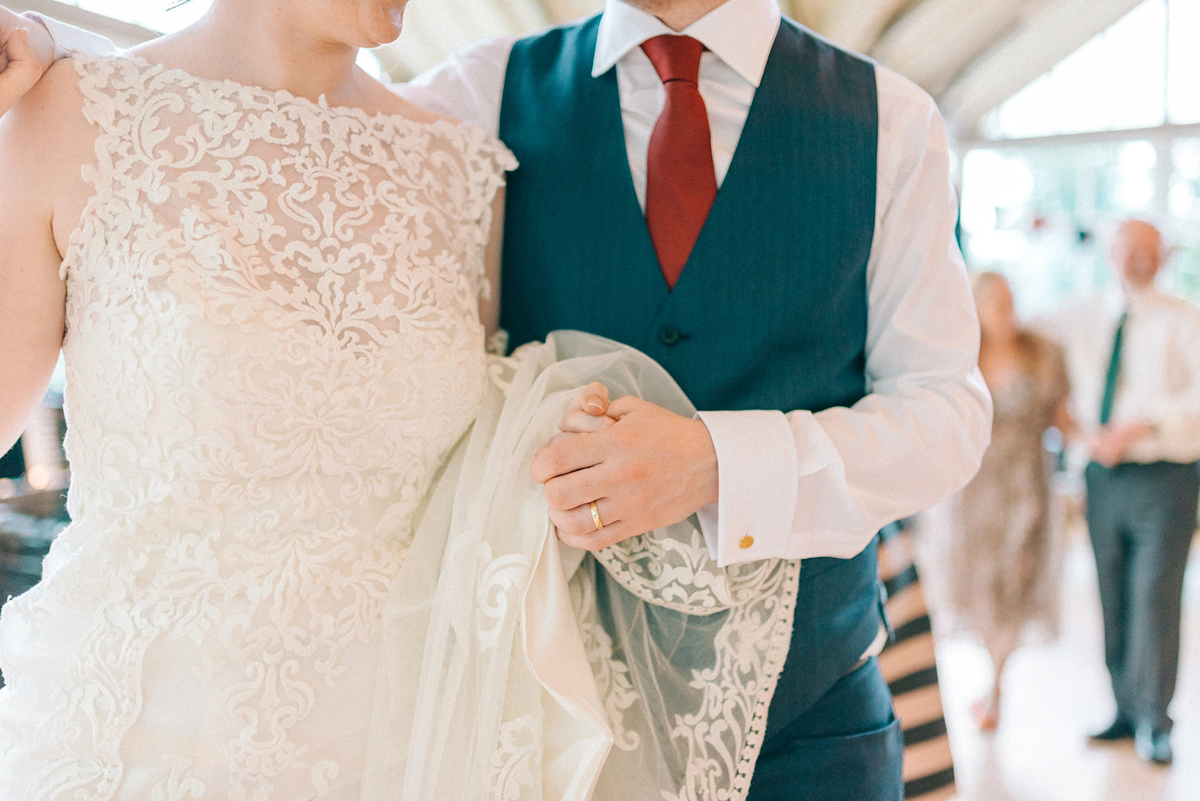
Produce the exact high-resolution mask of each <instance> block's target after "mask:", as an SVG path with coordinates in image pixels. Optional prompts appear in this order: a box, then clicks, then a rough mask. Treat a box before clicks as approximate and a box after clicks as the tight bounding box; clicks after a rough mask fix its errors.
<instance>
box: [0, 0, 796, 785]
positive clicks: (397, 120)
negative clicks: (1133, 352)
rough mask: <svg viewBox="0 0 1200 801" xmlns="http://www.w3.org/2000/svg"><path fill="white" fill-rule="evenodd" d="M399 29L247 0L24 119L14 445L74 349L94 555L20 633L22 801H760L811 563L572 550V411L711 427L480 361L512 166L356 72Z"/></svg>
mask: <svg viewBox="0 0 1200 801" xmlns="http://www.w3.org/2000/svg"><path fill="white" fill-rule="evenodd" d="M405 2H406V0H279V1H278V2H276V1H274V0H272V1H271V2H268V0H215V2H214V3H213V5H212V9H211V11H210V12H209V13H208V14H207V15H206V16H205V17H204V18H203V19H202V20H201V21H200V22H199V23H197V24H196V25H194V26H192V27H191V28H188V29H186V30H184V31H181V32H180V33H178V34H175V35H173V36H169V37H166V38H163V39H160V40H158V41H155V42H153V43H150V44H148V45H145V46H143V47H140V48H138V49H136V50H134V51H132V52H129V53H125V54H121V55H115V56H105V57H93V56H77V57H76V58H74V59H70V60H64V61H60V62H58V63H56V64H55V65H54V66H53V67H52V68H51V70H50V71H49V73H47V75H46V77H45V78H44V79H43V80H41V81H40V82H39V83H38V84H37V86H36V88H35V89H34V90H33V91H31V92H30V93H29V94H28V95H27V96H25V97H24V98H23V99H22V100H21V101H20V102H19V103H18V105H17V106H15V107H14V108H13V110H12V111H10V112H9V113H7V114H5V115H4V116H3V117H2V118H0V328H2V329H3V330H4V332H5V334H4V336H5V347H4V349H3V351H0V376H3V381H2V382H0V450H3V449H6V448H7V447H8V446H10V445H11V444H12V442H14V441H15V440H16V438H17V436H18V435H19V433H20V430H21V428H22V424H23V422H24V420H25V418H26V417H27V415H28V413H29V412H30V410H31V409H32V407H33V406H34V405H35V404H36V403H37V402H38V400H39V399H40V397H41V395H42V393H43V391H44V389H45V386H46V384H47V382H48V380H49V377H50V373H51V370H52V369H53V367H54V364H55V361H56V359H57V357H58V354H59V352H60V350H61V352H62V354H63V356H64V358H65V362H66V369H67V379H68V390H67V410H66V411H67V415H68V419H69V422H70V433H69V435H68V441H67V450H68V454H69V457H70V460H71V466H72V486H71V489H70V494H69V508H70V512H71V517H72V521H73V522H72V524H71V525H70V527H69V528H68V529H67V530H66V531H65V532H64V533H63V534H61V535H60V536H59V538H58V540H57V541H56V542H55V543H54V546H53V548H52V550H51V552H50V554H49V556H48V557H47V559H46V562H45V566H44V573H43V580H42V581H41V582H40V583H39V584H38V585H37V586H36V587H35V588H34V589H32V590H31V591H29V592H27V593H25V594H24V595H22V596H19V597H18V598H15V599H13V600H11V601H10V602H9V603H7V604H5V606H4V610H3V615H2V616H0V670H2V671H3V675H4V679H5V681H6V682H7V686H6V687H5V688H4V689H3V690H2V691H0V797H3V798H4V799H13V801H17V799H22V800H24V799H39V800H41V799H88V800H89V801H90V800H91V799H119V800H121V801H126V800H129V799H138V801H146V800H149V801H185V799H206V800H215V799H231V800H233V801H309V800H310V799H312V800H315V799H328V800H330V801H350V800H351V799H364V800H365V799H369V800H370V801H379V800H380V799H383V798H392V797H395V798H405V799H413V801H431V800H432V799H437V800H438V801H443V799H446V801H457V800H458V799H464V801H465V799H475V798H481V797H491V798H497V799H509V800H511V799H518V798H519V799H522V801H530V800H534V801H536V799H540V798H546V799H550V798H556V799H580V800H581V801H582V799H586V798H590V797H593V793H594V794H595V795H594V797H595V798H605V799H625V798H632V797H638V796H639V794H644V793H645V792H646V790H647V788H649V787H656V788H658V790H660V791H661V792H660V793H656V797H658V796H660V795H661V797H663V798H680V799H684V798H691V799H702V798H703V799H709V798H712V799H716V798H718V797H720V798H739V797H744V794H745V791H746V787H747V786H748V783H749V778H750V774H751V773H752V771H753V765H754V760H755V756H756V754H757V748H758V746H759V745H760V744H761V734H762V726H763V723H764V720H765V714H766V709H767V705H768V703H769V700H770V695H771V692H772V690H773V686H774V681H775V678H776V677H777V676H778V672H779V670H780V668H781V667H782V664H783V658H784V656H785V655H786V649H787V642H788V636H787V633H788V632H789V631H790V627H791V615H792V608H793V605H794V595H795V593H794V585H795V581H796V576H797V574H798V568H796V567H795V566H794V565H789V564H783V563H772V562H763V563H755V564H753V565H750V566H742V567H740V568H733V569H730V570H728V571H725V570H721V569H718V568H717V567H716V566H715V564H713V563H712V561H711V559H709V557H708V555H707V551H706V550H705V548H704V546H703V543H702V541H701V539H700V536H699V534H698V533H697V532H696V531H695V529H694V528H693V527H692V526H691V525H690V524H687V523H686V522H685V523H684V524H679V525H677V526H675V527H670V529H667V530H662V531H660V532H657V533H656V534H655V535H654V536H647V537H640V538H634V539H633V540H630V541H628V542H626V543H623V544H622V545H621V546H619V547H614V548H610V549H607V550H606V551H605V552H603V553H602V554H599V555H597V556H596V557H591V556H587V557H585V556H584V555H583V554H581V553H569V552H566V551H562V550H560V548H559V546H558V543H557V541H556V540H555V538H554V537H553V536H552V531H551V530H550V527H549V524H548V522H547V520H546V516H545V504H544V500H543V499H542V496H541V493H540V491H539V490H538V488H536V486H534V485H532V482H531V481H530V480H529V477H528V464H529V459H530V458H531V455H532V453H533V451H534V450H535V449H536V447H537V445H539V444H541V443H543V442H544V441H545V438H546V437H547V436H549V435H550V434H551V433H553V429H554V423H555V421H556V420H557V418H558V417H559V416H560V415H561V413H562V409H563V408H564V407H565V406H566V405H567V403H568V402H569V401H570V399H571V398H572V397H574V398H576V401H575V402H576V404H577V405H578V403H579V402H580V399H581V398H583V397H585V395H584V394H581V393H580V391H579V389H578V388H579V387H580V386H583V385H584V384H587V382H588V381H592V380H595V379H598V378H603V379H604V380H605V382H606V383H607V384H609V386H611V387H612V388H614V389H615V390H621V391H623V392H625V393H628V394H633V393H640V394H645V393H647V392H656V393H658V395H657V401H658V402H660V403H662V404H664V405H673V406H674V408H675V409H676V410H677V411H680V412H681V413H687V414H690V413H691V411H692V410H691V409H690V406H689V404H688V403H687V399H686V398H684V397H683V395H682V393H681V392H679V390H678V388H677V387H675V386H674V384H673V383H672V382H671V381H670V380H669V378H667V377H666V376H665V373H663V372H662V371H661V369H660V368H657V366H656V365H654V364H653V363H652V362H650V361H649V360H648V359H646V358H645V357H641V356H640V355H638V354H636V353H634V352H632V351H629V350H628V349H623V348H620V347H617V346H615V345H612V343H606V342H602V341H599V340H597V339H596V338H590V337H584V336H583V335H570V334H567V335H561V336H557V337H556V338H552V341H550V342H548V343H546V344H545V345H540V346H532V347H531V348H529V349H527V350H525V351H524V352H523V353H522V354H519V355H518V356H517V357H516V358H513V359H503V360H502V359H498V358H496V357H489V356H487V355H485V347H484V343H485V340H486V338H487V337H488V335H489V334H490V333H491V332H492V331H494V329H495V326H496V320H497V309H496V305H495V303H494V301H491V300H489V298H492V297H495V295H493V294H491V292H490V287H491V286H492V284H493V283H494V282H495V281H496V280H498V275H497V269H498V268H497V265H498V258H497V254H498V248H499V245H498V242H497V239H498V237H497V236H495V235H493V233H494V229H495V230H498V229H499V227H500V226H499V225H498V224H497V221H498V219H499V216H500V212H501V209H502V202H503V201H502V197H501V192H500V190H501V187H502V184H503V179H504V172H505V170H507V169H511V168H513V167H514V166H515V164H514V161H513V157H512V155H511V154H510V153H509V152H508V151H507V150H506V149H505V148H504V147H503V146H502V145H501V144H500V143H498V142H497V141H495V140H494V139H491V138H490V137H488V136H486V135H485V134H483V133H482V132H480V131H478V130H476V129H474V128H471V127H469V126H466V125H464V124H462V123H459V122H455V121H452V120H448V119H443V118H440V117H437V116H434V115H431V114H429V113H427V112H424V111H422V110H420V109H418V108H416V107H414V106H412V105H410V104H408V103H407V102H405V101H403V100H401V99H400V98H399V97H397V96H396V95H395V94H393V93H392V92H391V91H388V90H387V89H386V88H385V87H383V86H382V85H381V84H378V83H376V82H375V81H373V80H372V79H370V78H368V77H367V76H366V75H365V74H364V73H362V72H361V71H359V70H358V69H357V68H356V67H355V66H354V62H355V56H356V52H357V48H358V47H362V46H373V45H376V44H379V43H382V42H387V41H391V40H392V39H394V38H395V37H396V36H397V35H398V33H399V28H400V21H401V15H402V12H403V8H404V5H405ZM598 390H599V388H597V387H587V388H585V389H584V390H583V393H594V392H596V391H598ZM598 424H602V423H598ZM468 431H469V432H470V433H469V434H468ZM464 435H466V436H464ZM568 581H569V583H568ZM789 587H790V588H792V589H791V590H789ZM659 639H661V640H663V641H664V642H665V645H660V644H659V643H658V642H657V641H658V640H659Z"/></svg>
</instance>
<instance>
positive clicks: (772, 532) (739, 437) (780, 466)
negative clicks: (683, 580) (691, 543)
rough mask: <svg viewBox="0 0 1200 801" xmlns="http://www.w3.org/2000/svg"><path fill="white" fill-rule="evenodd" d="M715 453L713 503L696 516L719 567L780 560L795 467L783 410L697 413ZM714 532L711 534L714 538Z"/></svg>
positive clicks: (785, 541)
mask: <svg viewBox="0 0 1200 801" xmlns="http://www.w3.org/2000/svg"><path fill="white" fill-rule="evenodd" d="M696 416H697V417H699V418H700V419H701V420H702V421H703V422H704V425H705V426H707V427H708V433H709V435H710V436H711V437H712V441H713V447H714V448H715V449H716V452H717V477H718V481H719V482H720V489H719V490H718V493H717V503H716V504H715V508H714V506H708V507H705V508H704V509H701V510H700V512H699V513H698V515H697V516H698V518H699V520H700V528H701V532H702V533H703V535H704V539H705V542H706V543H708V548H709V552H710V553H712V554H713V556H714V557H715V558H716V560H717V564H718V565H719V566H721V567H727V566H728V565H732V564H737V563H739V562H750V561H756V560H759V559H773V558H781V557H783V556H784V554H785V552H786V550H787V547H788V541H789V538H790V533H791V527H792V518H793V517H794V515H795V510H796V492H797V483H798V482H799V466H798V464H797V459H796V444H795V440H794V439H793V437H792V430H791V428H790V426H789V425H788V421H787V417H786V416H785V415H784V414H783V412H776V411H744V412H700V413H699V414H697V415H696ZM714 531H715V536H714Z"/></svg>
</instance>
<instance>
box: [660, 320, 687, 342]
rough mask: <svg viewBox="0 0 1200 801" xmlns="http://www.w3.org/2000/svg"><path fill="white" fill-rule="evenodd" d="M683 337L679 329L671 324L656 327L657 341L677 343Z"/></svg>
mask: <svg viewBox="0 0 1200 801" xmlns="http://www.w3.org/2000/svg"><path fill="white" fill-rule="evenodd" d="M683 338H684V336H683V334H682V333H681V332H680V330H679V329H678V328H676V327H675V326H673V325H664V326H663V327H662V328H660V329H658V341H659V342H661V343H663V344H664V345H668V346H670V345H678V344H679V342H680V340H682V339H683Z"/></svg>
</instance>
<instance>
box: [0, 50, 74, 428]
mask: <svg viewBox="0 0 1200 801" xmlns="http://www.w3.org/2000/svg"><path fill="white" fill-rule="evenodd" d="M64 68H65V69H64ZM56 73H57V74H56ZM73 73H74V69H73V68H72V67H70V64H69V62H67V63H63V64H61V65H59V67H56V68H54V69H52V70H51V71H50V72H49V73H47V75H48V79H46V80H42V81H41V82H39V83H38V84H37V86H36V87H35V88H34V89H33V90H31V91H30V92H29V93H28V94H27V95H25V96H24V97H23V98H22V99H21V100H20V101H18V103H17V104H16V105H15V106H14V107H13V108H12V110H11V111H9V113H7V114H5V115H4V116H3V117H0V452H4V451H6V450H8V449H9V448H10V447H11V446H12V445H13V443H15V442H16V441H17V438H18V437H20V435H21V431H22V430H23V429H24V426H25V422H26V420H27V419H28V417H29V414H30V413H31V412H32V411H33V409H34V408H35V407H36V406H37V405H38V403H39V402H40V401H41V399H42V395H43V394H44V393H45V391H46V386H47V385H48V384H49V381H50V375H51V373H52V372H53V370H54V365H55V363H56V362H57V360H58V353H59V350H60V348H61V347H62V341H63V326H64V316H65V303H66V282H65V280H64V279H63V278H61V277H60V276H59V268H60V266H61V264H62V255H61V250H62V249H64V248H65V243H66V240H67V238H68V237H69V236H70V228H74V225H75V222H77V221H78V217H79V211H78V210H79V208H80V204H81V202H82V201H83V199H82V198H81V197H80V191H79V184H80V183H82V181H81V179H80V178H79V177H78V173H79V161H78V159H77V158H76V155H77V154H78V152H79V150H80V147H81V144H82V143H81V142H79V141H78V140H79V134H80V130H79V129H80V125H79V124H78V122H76V123H75V124H71V122H70V121H67V122H66V123H65V124H64V120H63V117H64V116H69V115H71V114H72V113H73V114H74V115H75V117H76V118H80V117H81V116H82V115H80V113H79V104H78V102H74V108H73V109H72V102H73V101H74V98H73V97H72V94H75V95H77V93H78V90H77V89H76V88H75V81H74V76H73ZM49 76H53V77H52V78H51V77H49ZM73 159H74V161H73V164H72V160H73ZM72 167H73V168H74V173H75V176H74V178H72V176H71V168H72ZM72 215H73V216H72ZM68 226H69V228H68Z"/></svg>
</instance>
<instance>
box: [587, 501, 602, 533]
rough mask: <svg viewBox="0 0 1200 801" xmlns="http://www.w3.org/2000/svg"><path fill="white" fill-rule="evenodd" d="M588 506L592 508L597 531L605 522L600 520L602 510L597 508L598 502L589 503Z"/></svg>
mask: <svg viewBox="0 0 1200 801" xmlns="http://www.w3.org/2000/svg"><path fill="white" fill-rule="evenodd" d="M588 508H589V509H591V510H592V524H593V525H595V526H596V531H599V530H600V529H602V528H604V523H603V522H602V521H601V520H600V510H599V509H597V508H596V502H595V501H592V502H591V503H589V504H588Z"/></svg>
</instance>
